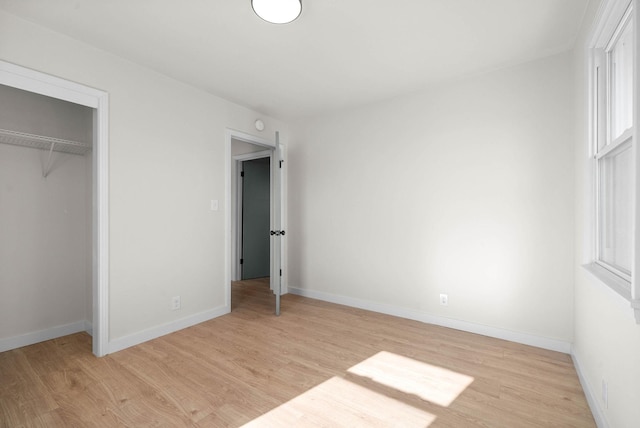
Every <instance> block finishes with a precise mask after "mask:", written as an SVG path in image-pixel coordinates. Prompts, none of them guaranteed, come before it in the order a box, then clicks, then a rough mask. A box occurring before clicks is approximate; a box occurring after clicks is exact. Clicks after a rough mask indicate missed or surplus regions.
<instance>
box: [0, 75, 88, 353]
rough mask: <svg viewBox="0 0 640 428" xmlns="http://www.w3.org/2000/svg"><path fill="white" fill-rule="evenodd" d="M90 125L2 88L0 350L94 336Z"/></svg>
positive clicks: (79, 112)
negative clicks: (61, 338)
mask: <svg viewBox="0 0 640 428" xmlns="http://www.w3.org/2000/svg"><path fill="white" fill-rule="evenodd" d="M93 118H94V109H91V108H88V107H85V106H81V105H78V104H74V103H70V102H66V101H62V100H59V99H56V98H51V97H47V96H43V95H39V94H34V93H32V92H27V91H23V90H20V89H17V88H13V87H9V86H4V85H0V297H1V298H0V352H2V351H6V350H8V349H13V348H17V347H20V346H25V345H28V344H31V343H36V342H39V341H42V340H48V339H51V338H54V337H58V336H64V335H67V334H70V333H74V332H78V331H88V332H89V333H90V332H91V327H92V316H93V315H92V314H93V311H92V305H93V302H92V274H93V273H92V264H93V260H92V259H93V257H92V249H93V245H92V229H93V225H92V217H93V216H92V210H93V209H92V206H93V204H92V200H93V195H92V192H93V172H92V142H93Z"/></svg>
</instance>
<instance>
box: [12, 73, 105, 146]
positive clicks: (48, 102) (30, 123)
mask: <svg viewBox="0 0 640 428" xmlns="http://www.w3.org/2000/svg"><path fill="white" fill-rule="evenodd" d="M0 128H2V129H8V130H10V131H16V132H26V133H27V134H35V135H41V136H46V137H53V138H60V139H63V140H71V141H79V142H82V143H87V144H91V141H92V139H93V136H92V132H93V109H91V108H88V107H85V106H81V105H78V104H73V103H69V102H66V101H62V100H58V99H55V98H51V97H46V96H44V95H39V94H34V93H32V92H27V91H23V90H20V89H16V88H12V87H10V86H5V85H0Z"/></svg>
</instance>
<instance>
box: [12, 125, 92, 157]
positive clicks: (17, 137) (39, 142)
mask: <svg viewBox="0 0 640 428" xmlns="http://www.w3.org/2000/svg"><path fill="white" fill-rule="evenodd" d="M0 143H5V144H12V145H14V146H23V147H31V148H34V149H42V150H47V151H54V152H62V153H69V154H72V155H85V154H86V153H87V152H88V151H90V150H91V144H88V143H81V142H79V141H71V140H61V139H59V138H52V137H43V136H41V135H33V134H27V133H24V132H16V131H9V130H8V129H0Z"/></svg>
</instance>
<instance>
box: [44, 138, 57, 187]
mask: <svg viewBox="0 0 640 428" xmlns="http://www.w3.org/2000/svg"><path fill="white" fill-rule="evenodd" d="M55 146H56V143H55V142H53V141H52V142H51V148H50V149H49V157H48V158H47V165H46V166H45V167H44V171H43V172H42V176H43V177H44V178H47V176H48V175H49V173H50V172H51V160H52V156H53V148H54V147H55Z"/></svg>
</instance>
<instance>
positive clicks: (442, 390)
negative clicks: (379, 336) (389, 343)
mask: <svg viewBox="0 0 640 428" xmlns="http://www.w3.org/2000/svg"><path fill="white" fill-rule="evenodd" d="M347 371H348V372H349V373H352V374H355V375H358V376H362V377H366V378H369V379H371V380H373V381H374V382H377V383H379V384H381V385H384V386H387V387H390V388H393V389H396V390H398V391H402V392H405V393H407V394H413V395H416V396H418V397H420V398H422V399H423V400H426V401H429V402H430V403H434V404H438V405H440V406H443V407H448V406H449V405H450V404H451V403H453V401H454V400H455V399H456V398H457V397H458V396H459V395H460V394H461V393H462V392H463V391H464V390H465V389H466V388H467V387H468V386H469V385H470V384H471V383H472V382H473V378H472V377H470V376H466V375H463V374H460V373H456V372H454V371H451V370H447V369H444V368H442V367H437V366H433V365H431V364H427V363H423V362H420V361H416V360H414V359H411V358H407V357H403V356H401V355H397V354H393V353H390V352H384V351H383V352H379V353H377V354H376V355H374V356H373V357H371V358H368V359H366V360H364V361H363V362H361V363H359V364H356V365H355V366H353V367H351V368H350V369H349V370H347Z"/></svg>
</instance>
